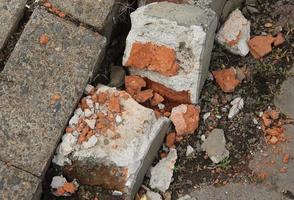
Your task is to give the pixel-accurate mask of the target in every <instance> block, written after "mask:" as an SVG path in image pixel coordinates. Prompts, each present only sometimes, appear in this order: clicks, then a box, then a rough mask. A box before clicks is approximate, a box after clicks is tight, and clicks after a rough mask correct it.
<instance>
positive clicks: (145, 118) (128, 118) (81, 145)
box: [55, 85, 170, 199]
mask: <svg viewBox="0 0 294 200" xmlns="http://www.w3.org/2000/svg"><path fill="white" fill-rule="evenodd" d="M94 93H95V94H96V95H97V96H98V98H94V97H93V96H95V95H92V96H87V97H85V98H87V99H88V98H92V100H93V101H94V103H99V109H98V110H95V113H93V115H92V116H91V119H90V120H89V119H87V118H85V116H83V115H81V116H80V117H79V119H78V123H77V124H76V125H75V126H72V127H71V128H73V129H74V130H75V131H73V133H66V135H67V136H66V137H69V136H68V135H73V136H72V137H77V139H76V142H75V144H74V146H73V147H72V148H71V149H69V150H72V149H73V151H72V152H71V153H70V154H67V153H68V152H67V153H63V151H62V152H60V151H57V152H56V155H55V160H56V161H59V162H57V164H60V163H62V162H63V163H62V164H66V163H72V165H66V166H65V168H64V173H65V175H70V176H71V177H74V178H77V179H78V181H79V182H80V183H81V184H86V185H99V186H102V187H104V188H106V189H112V190H117V191H121V192H123V193H124V194H126V195H127V197H128V198H130V199H132V197H133V196H134V195H135V193H136V192H137V190H138V188H139V187H140V184H141V181H142V180H143V177H144V175H145V173H146V171H147V170H148V168H149V166H150V165H151V162H152V161H153V159H154V157H155V155H156V154H157V151H158V150H159V148H160V146H161V144H162V142H163V139H164V136H165V135H166V133H167V132H168V131H169V127H170V120H169V119H167V118H160V119H158V120H157V119H156V117H155V114H154V111H153V110H151V109H149V108H145V107H143V106H142V105H140V104H138V103H137V102H136V101H135V100H134V99H132V98H131V96H130V95H129V94H127V93H126V92H124V91H118V90H116V89H115V88H110V87H107V86H103V85H99V86H98V87H97V90H96V91H94ZM102 97H103V98H102ZM102 99H104V100H102ZM82 101H83V100H82ZM78 109H84V108H83V107H82V104H80V108H78ZM85 109H87V108H85ZM73 117H76V116H75V115H74V116H73ZM94 122H95V125H94ZM117 122H119V123H117ZM92 128H93V129H92ZM76 133H78V134H77V135H76ZM70 144H71V143H70ZM67 145H68V142H67V140H63V141H62V143H61V144H60V146H59V149H60V147H63V146H67ZM66 159H69V160H70V162H68V160H66ZM89 173H90V174H95V175H91V176H89Z"/></svg>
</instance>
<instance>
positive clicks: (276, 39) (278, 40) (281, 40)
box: [274, 33, 285, 47]
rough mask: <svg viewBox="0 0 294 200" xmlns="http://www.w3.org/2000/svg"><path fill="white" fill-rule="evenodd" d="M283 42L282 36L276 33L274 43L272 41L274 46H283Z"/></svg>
mask: <svg viewBox="0 0 294 200" xmlns="http://www.w3.org/2000/svg"><path fill="white" fill-rule="evenodd" d="M284 42H285V38H284V36H283V33H278V34H277V37H276V38H275V41H274V46H275V47H276V46H279V45H281V44H283V43H284Z"/></svg>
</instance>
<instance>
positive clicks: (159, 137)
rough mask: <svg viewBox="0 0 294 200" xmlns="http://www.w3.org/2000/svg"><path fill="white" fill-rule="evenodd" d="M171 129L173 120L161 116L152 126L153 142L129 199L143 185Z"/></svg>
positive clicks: (138, 172) (144, 158) (133, 196)
mask: <svg viewBox="0 0 294 200" xmlns="http://www.w3.org/2000/svg"><path fill="white" fill-rule="evenodd" d="M170 130H171V121H170V120H169V119H168V118H166V117H161V118H159V119H158V120H157V122H156V123H155V124H154V126H153V128H152V132H154V133H151V135H154V138H153V142H152V143H151V144H150V145H149V148H148V149H149V151H148V152H147V153H146V154H145V155H144V157H143V159H142V164H141V166H142V167H141V168H140V169H139V170H138V171H137V172H136V177H137V181H136V182H135V183H133V185H132V186H131V188H132V190H131V191H129V194H127V198H128V199H129V200H131V199H134V198H135V195H136V193H137V191H138V190H139V188H140V187H141V184H142V182H143V180H144V176H145V174H146V172H147V171H148V169H149V167H150V166H151V165H152V162H153V160H154V158H155V157H156V154H157V152H158V150H159V149H160V147H161V145H162V143H163V140H164V138H165V136H166V134H167V133H168V132H169V131H170Z"/></svg>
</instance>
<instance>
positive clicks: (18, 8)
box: [0, 0, 27, 50]
mask: <svg viewBox="0 0 294 200" xmlns="http://www.w3.org/2000/svg"><path fill="white" fill-rule="evenodd" d="M26 2H27V1H26V0H1V1H0V27H1V28H0V50H1V49H2V48H3V45H4V44H5V42H6V41H7V39H8V38H9V36H10V34H11V32H12V31H13V30H14V29H15V28H16V26H17V24H18V22H19V20H20V19H21V17H22V15H23V11H24V8H25V5H26Z"/></svg>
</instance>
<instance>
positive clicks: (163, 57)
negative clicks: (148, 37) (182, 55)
mask: <svg viewBox="0 0 294 200" xmlns="http://www.w3.org/2000/svg"><path fill="white" fill-rule="evenodd" d="M126 65H127V66H129V67H134V68H139V69H148V70H151V71H155V72H158V73H160V74H162V75H165V76H174V75H177V74H178V71H179V65H178V64H177V59H176V52H175V50H174V49H171V48H169V47H166V46H163V45H162V46H160V45H157V44H154V43H151V42H148V43H145V44H144V43H141V42H135V43H134V44H133V46H132V50H131V53H130V56H129V58H128V61H127V63H126Z"/></svg>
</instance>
